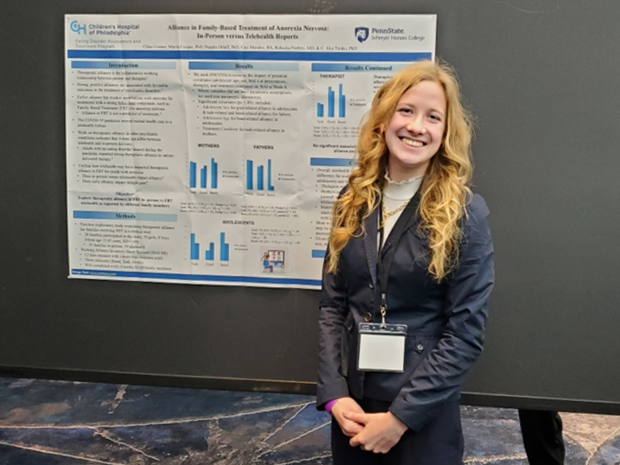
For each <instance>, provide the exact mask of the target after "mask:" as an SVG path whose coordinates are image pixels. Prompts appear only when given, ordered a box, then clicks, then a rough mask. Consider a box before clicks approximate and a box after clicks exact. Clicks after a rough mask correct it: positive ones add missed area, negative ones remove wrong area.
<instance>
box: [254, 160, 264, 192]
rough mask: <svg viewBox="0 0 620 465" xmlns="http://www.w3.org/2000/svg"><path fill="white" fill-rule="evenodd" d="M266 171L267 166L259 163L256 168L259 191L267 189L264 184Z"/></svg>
mask: <svg viewBox="0 0 620 465" xmlns="http://www.w3.org/2000/svg"><path fill="white" fill-rule="evenodd" d="M264 171H265V168H264V167H263V165H259V166H258V167H257V168H256V178H257V179H256V184H257V186H256V188H257V189H258V190H259V191H262V190H265V189H264V186H263V177H264V173H263V172H264Z"/></svg>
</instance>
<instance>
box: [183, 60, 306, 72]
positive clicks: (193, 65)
mask: <svg viewBox="0 0 620 465" xmlns="http://www.w3.org/2000/svg"><path fill="white" fill-rule="evenodd" d="M188 65H189V69H190V70H194V71H197V70H198V71H199V70H209V69H212V70H225V71H242V72H243V71H299V64H298V63H279V62H276V63H260V62H259V63H256V62H250V61H239V62H232V61H227V62H221V61H217V62H208V61H190V62H189V63H188Z"/></svg>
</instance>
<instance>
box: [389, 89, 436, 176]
mask: <svg viewBox="0 0 620 465" xmlns="http://www.w3.org/2000/svg"><path fill="white" fill-rule="evenodd" d="M446 116H447V115H446V96H445V94H444V91H443V89H442V87H441V86H440V85H439V84H438V83H436V82H432V81H422V82H420V83H418V84H416V85H415V86H413V87H411V88H410V89H409V90H407V92H405V93H404V94H403V95H402V97H401V98H400V100H399V101H398V104H397V105H396V111H394V114H393V115H392V119H391V120H390V122H389V124H388V126H387V128H386V130H385V142H386V145H387V148H388V151H389V158H388V173H389V175H390V178H391V179H392V180H394V181H396V182H400V181H405V180H407V179H411V178H413V177H418V176H423V175H424V173H425V172H426V168H428V165H429V163H430V161H431V158H433V156H435V154H436V153H437V151H438V150H439V147H441V143H442V141H443V136H444V133H445V129H446Z"/></svg>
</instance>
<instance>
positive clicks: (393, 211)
mask: <svg viewBox="0 0 620 465" xmlns="http://www.w3.org/2000/svg"><path fill="white" fill-rule="evenodd" d="M408 203H409V200H407V201H405V203H403V204H402V205H401V206H400V207H398V208H397V209H396V210H392V211H391V212H389V211H387V209H386V208H385V204H384V203H381V209H382V210H383V219H382V220H381V229H383V228H384V227H385V222H386V221H387V219H388V218H389V217H390V216H393V215H396V214H397V213H398V212H401V211H403V210H404V209H405V207H406V206H407V204H408Z"/></svg>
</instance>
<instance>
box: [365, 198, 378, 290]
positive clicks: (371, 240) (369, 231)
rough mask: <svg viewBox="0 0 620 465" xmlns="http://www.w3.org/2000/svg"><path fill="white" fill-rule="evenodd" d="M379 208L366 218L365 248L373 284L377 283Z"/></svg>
mask: <svg viewBox="0 0 620 465" xmlns="http://www.w3.org/2000/svg"><path fill="white" fill-rule="evenodd" d="M378 214H379V212H378V210H377V209H376V208H375V210H374V211H373V212H372V213H371V214H370V215H369V216H368V217H367V218H365V219H364V248H365V249H366V260H367V261H368V268H369V270H370V276H372V284H373V285H374V286H376V285H377V250H378V249H377V231H378V230H379V228H378V218H377V217H378Z"/></svg>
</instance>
